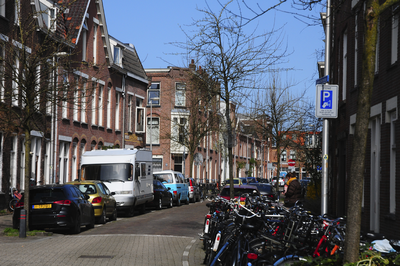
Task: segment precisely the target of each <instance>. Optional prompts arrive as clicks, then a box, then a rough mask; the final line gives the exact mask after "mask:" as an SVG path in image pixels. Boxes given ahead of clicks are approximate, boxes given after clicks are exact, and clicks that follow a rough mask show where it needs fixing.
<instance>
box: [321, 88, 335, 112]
mask: <svg viewBox="0 0 400 266" xmlns="http://www.w3.org/2000/svg"><path fill="white" fill-rule="evenodd" d="M332 94H333V93H332V92H331V91H321V109H332Z"/></svg>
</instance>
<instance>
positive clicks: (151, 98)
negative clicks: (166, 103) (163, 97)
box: [147, 83, 160, 105]
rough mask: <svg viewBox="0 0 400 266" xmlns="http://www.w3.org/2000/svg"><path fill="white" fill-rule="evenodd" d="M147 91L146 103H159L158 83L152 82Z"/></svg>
mask: <svg viewBox="0 0 400 266" xmlns="http://www.w3.org/2000/svg"><path fill="white" fill-rule="evenodd" d="M147 93H148V94H147V96H148V97H147V103H148V104H149V105H150V104H153V105H159V104H160V83H152V84H151V86H150V88H149V90H148V91H147Z"/></svg>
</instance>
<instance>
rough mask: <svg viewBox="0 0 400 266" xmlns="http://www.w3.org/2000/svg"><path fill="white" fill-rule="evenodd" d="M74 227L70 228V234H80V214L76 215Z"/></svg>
mask: <svg viewBox="0 0 400 266" xmlns="http://www.w3.org/2000/svg"><path fill="white" fill-rule="evenodd" d="M74 222H75V223H74V225H73V226H72V227H71V229H70V231H71V234H79V233H80V232H81V215H80V213H77V214H76V217H75V220H74Z"/></svg>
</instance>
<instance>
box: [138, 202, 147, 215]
mask: <svg viewBox="0 0 400 266" xmlns="http://www.w3.org/2000/svg"><path fill="white" fill-rule="evenodd" d="M139 212H140V214H144V213H145V212H146V204H142V205H140V209H139Z"/></svg>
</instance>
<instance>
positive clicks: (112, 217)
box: [110, 206, 118, 221]
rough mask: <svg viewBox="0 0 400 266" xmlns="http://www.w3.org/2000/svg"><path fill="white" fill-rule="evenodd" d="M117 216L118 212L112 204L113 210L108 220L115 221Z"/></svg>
mask: <svg viewBox="0 0 400 266" xmlns="http://www.w3.org/2000/svg"><path fill="white" fill-rule="evenodd" d="M117 216H118V212H117V208H116V207H115V206H114V211H113V213H112V215H111V217H110V221H115V220H117Z"/></svg>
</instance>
